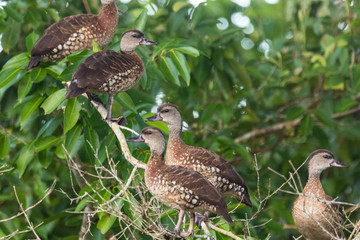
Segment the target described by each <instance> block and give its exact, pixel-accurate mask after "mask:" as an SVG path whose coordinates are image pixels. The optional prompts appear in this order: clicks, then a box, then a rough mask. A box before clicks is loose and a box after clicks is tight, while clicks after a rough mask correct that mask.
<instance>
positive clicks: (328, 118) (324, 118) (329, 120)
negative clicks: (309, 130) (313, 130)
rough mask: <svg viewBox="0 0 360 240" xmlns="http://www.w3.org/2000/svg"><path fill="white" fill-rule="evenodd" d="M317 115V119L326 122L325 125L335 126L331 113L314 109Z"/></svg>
mask: <svg viewBox="0 0 360 240" xmlns="http://www.w3.org/2000/svg"><path fill="white" fill-rule="evenodd" d="M312 112H313V113H314V115H315V117H316V119H317V120H318V121H320V122H322V123H324V124H325V125H327V126H329V127H333V126H334V120H333V119H332V118H331V114H329V113H325V112H324V111H320V110H317V109H315V110H313V111H312Z"/></svg>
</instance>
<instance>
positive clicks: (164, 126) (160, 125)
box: [142, 113, 169, 134]
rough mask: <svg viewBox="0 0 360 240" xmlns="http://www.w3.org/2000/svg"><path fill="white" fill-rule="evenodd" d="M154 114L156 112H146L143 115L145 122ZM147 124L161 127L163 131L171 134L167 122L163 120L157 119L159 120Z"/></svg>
mask: <svg viewBox="0 0 360 240" xmlns="http://www.w3.org/2000/svg"><path fill="white" fill-rule="evenodd" d="M154 114H155V113H145V114H144V115H142V118H143V119H144V122H145V119H147V118H149V117H152V116H154ZM146 124H147V125H149V126H152V127H157V128H160V130H161V131H162V132H163V133H166V134H169V128H168V126H167V124H166V123H163V122H161V121H157V122H146Z"/></svg>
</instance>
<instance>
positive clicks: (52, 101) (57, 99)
mask: <svg viewBox="0 0 360 240" xmlns="http://www.w3.org/2000/svg"><path fill="white" fill-rule="evenodd" d="M65 93H66V89H65V88H63V89H60V90H57V91H56V92H54V93H52V94H51V95H50V96H49V97H48V98H47V99H46V100H45V101H44V102H43V104H41V108H43V109H44V111H45V114H49V113H51V112H52V111H54V110H55V109H56V108H57V107H58V106H59V105H60V103H61V102H62V101H64V99H65Z"/></svg>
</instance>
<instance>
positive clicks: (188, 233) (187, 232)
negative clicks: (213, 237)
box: [180, 230, 194, 238]
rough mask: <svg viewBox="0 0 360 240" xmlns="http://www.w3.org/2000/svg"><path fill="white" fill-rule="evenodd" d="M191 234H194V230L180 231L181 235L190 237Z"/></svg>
mask: <svg viewBox="0 0 360 240" xmlns="http://www.w3.org/2000/svg"><path fill="white" fill-rule="evenodd" d="M190 236H194V230H192V231H186V232H182V233H180V237H183V238H188V237H190Z"/></svg>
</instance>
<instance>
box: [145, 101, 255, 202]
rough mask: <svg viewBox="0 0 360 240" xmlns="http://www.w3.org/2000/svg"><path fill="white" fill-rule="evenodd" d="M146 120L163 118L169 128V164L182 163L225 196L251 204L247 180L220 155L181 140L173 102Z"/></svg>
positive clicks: (179, 123) (178, 117)
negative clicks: (199, 174)
mask: <svg viewBox="0 0 360 240" xmlns="http://www.w3.org/2000/svg"><path fill="white" fill-rule="evenodd" d="M147 121H162V122H164V123H166V124H167V125H168V127H169V133H170V135H169V142H168V145H167V150H166V164H167V165H180V166H184V167H187V168H191V169H193V170H195V171H197V172H199V173H201V174H202V175H203V176H204V177H205V178H206V179H208V180H209V181H210V182H211V183H212V184H213V185H214V186H215V187H216V188H217V189H218V190H219V191H220V192H222V193H223V194H224V195H227V196H231V197H234V198H236V199H238V200H239V201H240V202H242V203H245V204H246V205H247V206H249V207H252V203H251V201H250V197H249V194H248V189H247V187H246V184H245V181H244V179H243V178H242V177H241V176H240V175H239V174H238V173H237V172H236V171H235V170H234V169H233V168H232V167H231V165H230V164H229V163H228V162H227V161H226V160H224V159H223V158H221V157H220V156H219V155H217V154H215V153H213V152H211V151H209V150H207V149H204V148H199V147H194V146H188V145H186V144H185V143H184V142H183V140H182V139H181V132H182V118H181V114H180V110H179V108H178V107H177V106H176V105H174V104H170V103H168V104H164V105H161V106H160V107H159V108H158V110H157V113H156V114H155V115H154V116H152V117H150V118H148V119H147Z"/></svg>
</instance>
